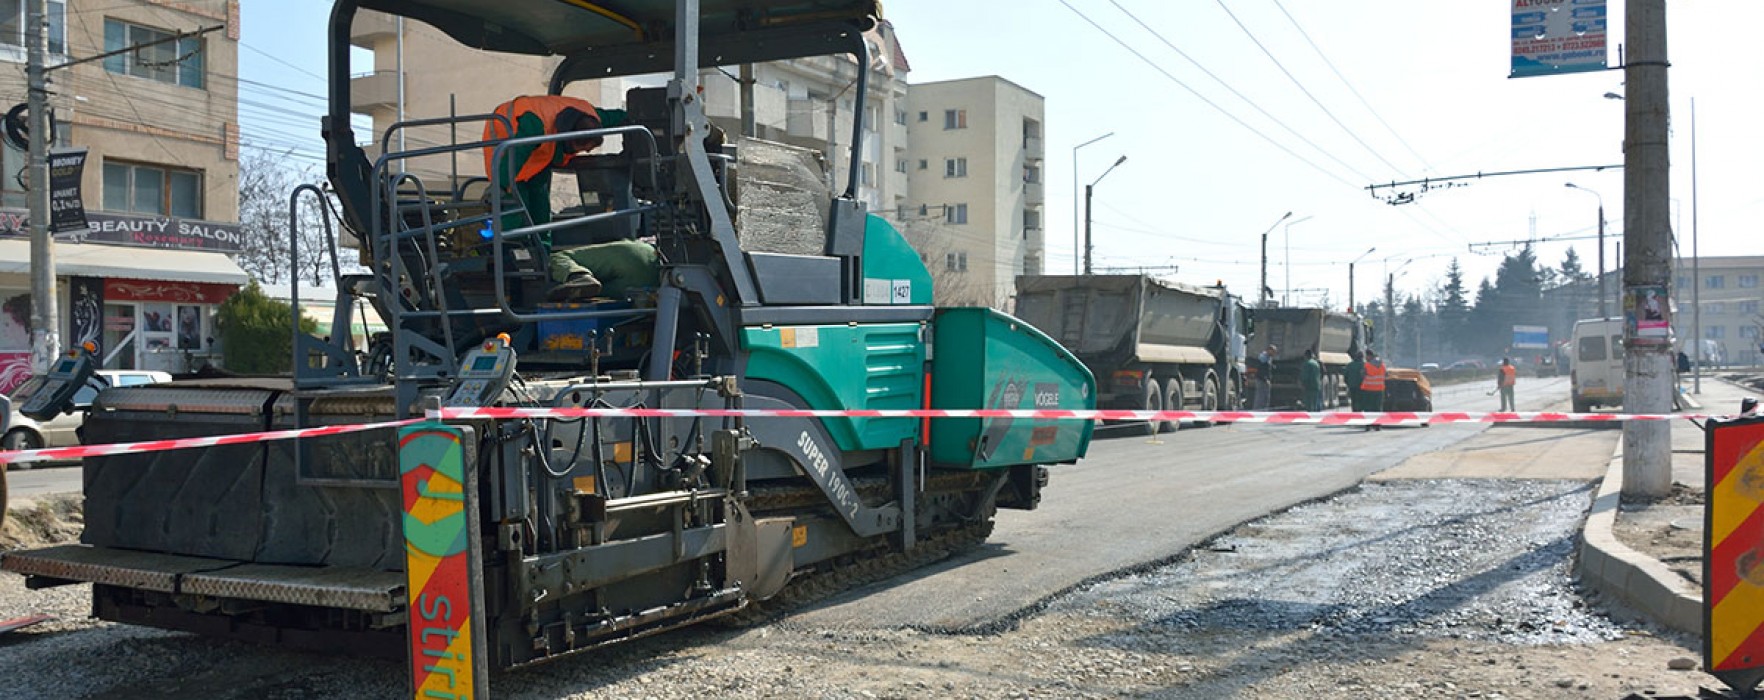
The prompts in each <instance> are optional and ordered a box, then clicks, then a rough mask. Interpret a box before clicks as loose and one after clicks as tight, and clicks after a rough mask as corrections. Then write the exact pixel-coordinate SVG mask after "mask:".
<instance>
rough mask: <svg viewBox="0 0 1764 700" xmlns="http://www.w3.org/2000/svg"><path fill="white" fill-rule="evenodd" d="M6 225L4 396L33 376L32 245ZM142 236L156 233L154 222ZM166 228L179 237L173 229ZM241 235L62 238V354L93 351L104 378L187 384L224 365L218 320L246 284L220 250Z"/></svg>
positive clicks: (0, 226)
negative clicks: (177, 378)
mask: <svg viewBox="0 0 1764 700" xmlns="http://www.w3.org/2000/svg"><path fill="white" fill-rule="evenodd" d="M5 218H6V216H5V212H0V392H7V391H11V390H12V388H13V387H15V386H17V385H19V384H21V383H23V382H24V381H25V380H26V379H28V378H29V377H30V374H31V369H30V362H31V282H30V259H31V256H30V241H29V239H28V237H26V236H24V235H21V234H22V230H21V228H22V227H21V226H7V225H6V224H7V223H9V222H7V221H5V220H4V219H5ZM10 223H18V224H22V222H10ZM137 226H138V227H141V228H154V227H155V226H154V225H153V224H152V223H151V222H150V221H148V222H144V223H140V224H137ZM168 228H169V229H170V230H177V228H176V223H175V222H173V223H171V224H168ZM184 230H185V231H186V233H188V232H189V231H190V229H189V228H185V229H184ZM216 230H219V231H220V233H218V234H217V233H215V231H216ZM236 233H237V228H236V227H234V228H232V229H231V230H230V231H228V230H225V229H212V228H204V229H202V233H201V234H199V235H186V236H181V237H170V238H164V237H161V238H155V237H152V236H147V237H133V236H131V237H118V238H117V239H113V240H108V241H106V242H95V241H99V240H105V239H104V238H103V237H101V236H96V235H94V236H90V237H86V236H81V237H79V238H77V239H69V238H66V237H61V236H58V237H57V239H56V243H55V271H56V294H57V301H58V306H59V308H60V311H61V314H60V315H61V319H60V326H61V327H60V328H59V329H58V330H59V331H60V335H61V345H62V347H63V348H70V347H77V346H79V345H80V344H82V343H84V342H87V341H90V342H92V343H94V344H96V345H97V346H98V348H99V353H100V355H101V357H102V358H103V364H102V366H103V367H104V368H107V369H143V370H159V371H164V372H170V373H172V374H182V373H187V372H194V371H197V370H199V369H201V368H202V367H203V366H204V365H207V364H216V365H218V364H219V361H220V360H219V355H218V352H217V347H216V342H215V340H214V337H215V332H214V314H215V310H216V309H217V308H218V306H219V305H220V303H221V302H222V301H225V300H226V298H227V297H229V296H231V295H232V294H233V292H235V291H237V290H238V289H239V287H240V286H241V285H243V284H245V283H246V282H247V281H248V280H249V278H248V277H247V275H246V274H245V271H244V270H242V269H240V268H239V266H238V264H236V263H234V262H233V261H232V260H231V259H230V258H228V257H227V256H226V255H225V253H224V252H222V251H225V250H227V249H228V248H229V247H230V248H231V249H232V250H237V247H236V246H225V245H224V244H225V243H226V242H227V237H228V236H231V235H236ZM74 240H87V241H94V242H74ZM217 241H218V242H219V243H220V244H222V245H217Z"/></svg>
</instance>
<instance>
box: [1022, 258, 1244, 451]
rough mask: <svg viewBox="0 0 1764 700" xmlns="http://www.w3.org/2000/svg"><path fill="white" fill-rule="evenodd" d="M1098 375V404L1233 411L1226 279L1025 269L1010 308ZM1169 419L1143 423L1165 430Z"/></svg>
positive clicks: (1238, 379)
mask: <svg viewBox="0 0 1764 700" xmlns="http://www.w3.org/2000/svg"><path fill="white" fill-rule="evenodd" d="M1014 311H1015V312H1016V315H1017V317H1018V318H1021V319H1023V320H1025V321H1028V322H1029V323H1031V324H1033V325H1034V326H1035V327H1036V328H1039V329H1041V330H1042V331H1043V332H1045V333H1047V334H1048V335H1049V336H1050V337H1052V338H1053V339H1055V340H1058V341H1060V344H1061V345H1064V346H1065V347H1066V349H1068V350H1070V351H1072V354H1074V355H1076V356H1077V357H1078V359H1079V360H1082V361H1083V362H1084V365H1085V366H1086V367H1088V368H1089V369H1090V372H1091V374H1093V375H1095V376H1096V377H1097V382H1098V389H1097V392H1098V393H1097V405H1098V406H1100V407H1102V408H1125V409H1139V410H1163V409H1172V410H1175V409H1194V410H1201V411H1216V410H1235V409H1236V408H1238V407H1239V406H1240V405H1241V397H1242V396H1243V373H1244V357H1243V352H1244V331H1245V328H1244V325H1245V313H1244V312H1245V309H1244V306H1243V304H1242V302H1241V301H1240V300H1239V299H1238V298H1237V297H1236V296H1234V295H1232V294H1231V293H1230V292H1229V291H1226V289H1225V287H1224V285H1222V284H1221V285H1215V286H1211V287H1200V286H1194V285H1188V284H1182V283H1179V282H1174V281H1170V280H1165V279H1160V278H1158V277H1153V276H1150V275H1143V274H1139V275H1023V276H1019V277H1018V278H1017V302H1016V307H1015V309H1014ZM1175 427H1176V426H1175V425H1174V424H1173V423H1170V422H1164V423H1160V424H1158V425H1152V424H1147V430H1148V431H1151V430H1157V429H1163V430H1170V429H1174V428H1175Z"/></svg>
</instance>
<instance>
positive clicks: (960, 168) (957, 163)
mask: <svg viewBox="0 0 1764 700" xmlns="http://www.w3.org/2000/svg"><path fill="white" fill-rule="evenodd" d="M943 176H944V177H967V176H968V159H967V158H945V159H943Z"/></svg>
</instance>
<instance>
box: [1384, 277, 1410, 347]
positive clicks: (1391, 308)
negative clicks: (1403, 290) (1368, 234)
mask: <svg viewBox="0 0 1764 700" xmlns="http://www.w3.org/2000/svg"><path fill="white" fill-rule="evenodd" d="M1392 259H1393V258H1385V259H1384V262H1385V264H1386V265H1389V264H1390V261H1391V260H1392ZM1412 262H1415V259H1414V258H1409V259H1408V260H1404V261H1403V264H1401V265H1398V266H1397V269H1395V270H1391V271H1390V272H1387V273H1385V275H1384V332H1382V333H1379V334H1378V337H1379V339H1380V340H1383V341H1384V342H1382V343H1379V344H1378V345H1379V347H1380V348H1381V350H1380V352H1379V354H1381V355H1389V354H1390V337H1391V336H1393V335H1396V278H1397V275H1399V274H1401V273H1402V271H1403V268H1405V267H1408V266H1409V263H1412Z"/></svg>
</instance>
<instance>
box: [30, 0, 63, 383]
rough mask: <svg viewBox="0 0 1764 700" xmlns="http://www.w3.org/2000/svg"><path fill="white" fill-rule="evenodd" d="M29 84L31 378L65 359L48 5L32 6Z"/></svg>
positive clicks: (35, 0) (33, 1)
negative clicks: (53, 211) (54, 230)
mask: <svg viewBox="0 0 1764 700" xmlns="http://www.w3.org/2000/svg"><path fill="white" fill-rule="evenodd" d="M29 8H30V12H29V14H30V22H29V26H30V53H29V55H28V56H27V59H26V60H27V62H26V64H25V82H26V83H27V84H28V88H29V93H30V94H29V97H28V98H27V99H26V102H27V107H26V108H27V109H28V110H30V132H31V133H30V140H31V144H30V145H31V153H30V155H31V164H30V184H31V191H30V199H29V200H28V203H29V206H30V220H31V372H32V373H35V374H47V373H48V372H49V367H50V366H51V365H53V364H54V362H55V358H56V356H58V355H60V354H61V328H60V327H61V309H60V308H59V307H58V306H57V301H56V299H57V294H56V290H55V248H54V245H55V243H54V241H53V240H52V239H51V238H50V233H49V129H50V126H49V122H50V120H49V80H48V76H47V73H48V62H49V0H30V5H29Z"/></svg>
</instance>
